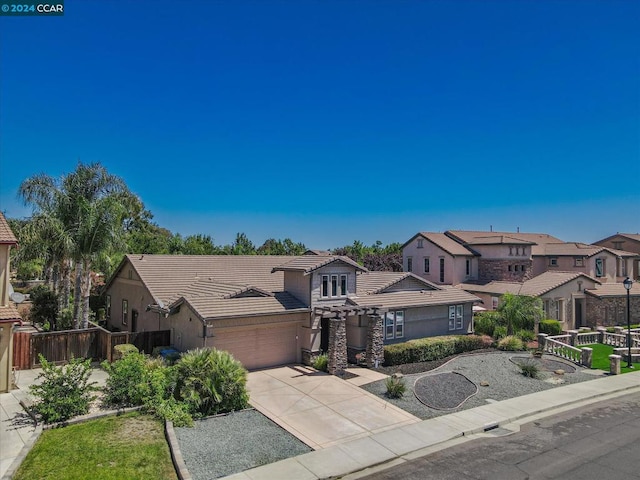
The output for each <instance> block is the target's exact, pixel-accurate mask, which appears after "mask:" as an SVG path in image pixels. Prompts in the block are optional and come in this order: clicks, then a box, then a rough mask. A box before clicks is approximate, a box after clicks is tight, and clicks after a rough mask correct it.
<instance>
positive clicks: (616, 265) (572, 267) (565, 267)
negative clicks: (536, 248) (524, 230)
mask: <svg viewBox="0 0 640 480" xmlns="http://www.w3.org/2000/svg"><path fill="white" fill-rule="evenodd" d="M638 258H640V255H639V254H637V253H633V252H625V251H622V250H615V249H612V248H608V247H602V246H598V245H587V244H585V243H578V242H562V243H547V244H545V245H544V246H543V248H542V249H541V251H540V252H539V253H537V254H534V255H533V274H534V275H540V274H541V273H543V272H546V271H554V270H557V271H565V272H582V273H585V274H587V275H589V276H591V277H594V278H597V279H598V280H599V281H600V282H622V281H623V280H624V279H625V278H626V277H627V276H633V271H634V262H635V264H636V265H637V259H638Z"/></svg>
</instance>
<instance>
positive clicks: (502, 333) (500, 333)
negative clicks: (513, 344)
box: [493, 325, 507, 340]
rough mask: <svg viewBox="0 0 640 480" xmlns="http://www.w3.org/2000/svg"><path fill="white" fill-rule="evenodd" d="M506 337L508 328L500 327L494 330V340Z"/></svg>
mask: <svg viewBox="0 0 640 480" xmlns="http://www.w3.org/2000/svg"><path fill="white" fill-rule="evenodd" d="M506 336H507V327H504V326H502V325H500V326H498V327H496V328H495V329H494V330H493V338H495V339H496V340H500V339H501V338H504V337H506Z"/></svg>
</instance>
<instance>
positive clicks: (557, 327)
mask: <svg viewBox="0 0 640 480" xmlns="http://www.w3.org/2000/svg"><path fill="white" fill-rule="evenodd" d="M538 331H539V332H540V333H546V334H547V335H560V334H561V333H562V324H561V323H560V322H559V321H558V320H542V321H540V325H539V326H538Z"/></svg>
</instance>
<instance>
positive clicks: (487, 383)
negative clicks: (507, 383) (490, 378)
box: [480, 380, 489, 387]
mask: <svg viewBox="0 0 640 480" xmlns="http://www.w3.org/2000/svg"><path fill="white" fill-rule="evenodd" d="M480 386H481V387H488V386H489V382H487V381H486V380H482V381H481V382H480Z"/></svg>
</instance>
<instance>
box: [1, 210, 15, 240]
mask: <svg viewBox="0 0 640 480" xmlns="http://www.w3.org/2000/svg"><path fill="white" fill-rule="evenodd" d="M0 243H4V244H9V245H17V244H18V239H17V238H16V236H15V235H14V234H13V232H12V231H11V227H10V226H9V222H7V219H6V218H5V216H4V213H2V212H0Z"/></svg>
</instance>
